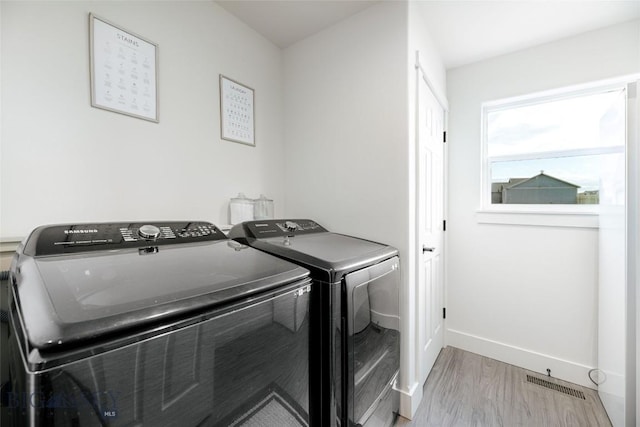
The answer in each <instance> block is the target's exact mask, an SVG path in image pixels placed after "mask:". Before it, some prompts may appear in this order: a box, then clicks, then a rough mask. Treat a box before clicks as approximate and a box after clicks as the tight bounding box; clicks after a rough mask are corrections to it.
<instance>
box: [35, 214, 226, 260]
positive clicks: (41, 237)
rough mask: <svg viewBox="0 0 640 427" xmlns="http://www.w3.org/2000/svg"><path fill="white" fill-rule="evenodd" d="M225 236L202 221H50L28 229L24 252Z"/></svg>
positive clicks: (84, 249) (110, 247)
mask: <svg viewBox="0 0 640 427" xmlns="http://www.w3.org/2000/svg"><path fill="white" fill-rule="evenodd" d="M226 239H227V237H226V236H225V235H224V233H223V232H222V231H220V230H219V229H218V228H217V227H216V226H215V225H213V224H211V223H209V222H203V221H171V222H140V223H123V222H120V223H97V224H66V225H50V226H44V227H39V228H37V229H35V230H34V231H33V233H31V235H30V236H29V238H28V239H27V242H26V243H25V250H24V252H25V254H27V255H32V256H40V255H59V254H68V253H78V252H89V251H98V250H113V249H125V248H136V247H138V248H141V247H148V246H158V245H169V244H177V243H191V242H202V241H212V240H226Z"/></svg>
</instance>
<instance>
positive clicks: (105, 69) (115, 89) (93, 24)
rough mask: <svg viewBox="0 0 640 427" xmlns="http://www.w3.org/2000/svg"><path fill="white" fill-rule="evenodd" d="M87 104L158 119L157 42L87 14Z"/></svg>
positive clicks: (155, 120)
mask: <svg viewBox="0 0 640 427" xmlns="http://www.w3.org/2000/svg"><path fill="white" fill-rule="evenodd" d="M89 46H90V56H91V106H93V107H96V108H102V109H105V110H109V111H113V112H116V113H121V114H126V115H128V116H132V117H137V118H139V119H144V120H149V121H152V122H156V123H158V120H159V119H158V69H157V64H158V45H157V44H155V43H153V42H150V41H149V40H146V39H144V38H142V37H140V36H138V35H136V34H134V33H132V32H131V31H127V30H124V29H122V28H120V27H118V26H116V25H114V24H112V23H111V22H109V21H107V20H106V19H103V18H100V17H98V16H96V15H94V14H93V13H90V14H89Z"/></svg>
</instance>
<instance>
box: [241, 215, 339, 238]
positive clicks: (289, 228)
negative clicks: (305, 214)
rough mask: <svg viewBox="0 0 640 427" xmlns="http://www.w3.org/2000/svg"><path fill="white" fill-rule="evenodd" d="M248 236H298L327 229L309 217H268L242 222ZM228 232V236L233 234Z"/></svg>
mask: <svg viewBox="0 0 640 427" xmlns="http://www.w3.org/2000/svg"><path fill="white" fill-rule="evenodd" d="M242 226H244V229H245V232H246V233H247V235H248V237H253V238H256V239H265V238H269V237H278V236H285V237H286V236H289V237H291V236H298V235H302V234H311V233H326V232H327V230H326V229H325V228H324V227H322V226H321V225H320V224H318V223H317V222H315V221H312V220H310V219H270V220H263V221H248V222H245V223H243V224H242ZM232 234H233V230H232ZM232 234H230V237H232V238H234V236H233V235H232Z"/></svg>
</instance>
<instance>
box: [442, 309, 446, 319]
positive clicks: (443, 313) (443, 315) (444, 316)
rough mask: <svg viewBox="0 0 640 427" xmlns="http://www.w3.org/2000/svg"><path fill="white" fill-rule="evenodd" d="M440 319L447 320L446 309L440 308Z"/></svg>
mask: <svg viewBox="0 0 640 427" xmlns="http://www.w3.org/2000/svg"><path fill="white" fill-rule="evenodd" d="M442 318H443V319H446V318H447V308H446V307H442Z"/></svg>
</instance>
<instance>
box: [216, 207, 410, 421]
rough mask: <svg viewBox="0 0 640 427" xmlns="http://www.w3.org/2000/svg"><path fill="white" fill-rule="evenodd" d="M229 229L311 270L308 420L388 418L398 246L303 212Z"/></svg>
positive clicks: (394, 367) (396, 340)
mask: <svg viewBox="0 0 640 427" xmlns="http://www.w3.org/2000/svg"><path fill="white" fill-rule="evenodd" d="M229 237H231V238H232V239H235V240H236V241H238V242H240V243H242V244H245V245H249V246H251V247H254V248H257V249H260V250H262V251H264V252H267V253H269V254H272V255H275V256H278V257H280V258H282V259H285V260H288V261H292V262H294V263H296V264H298V265H300V266H303V267H305V268H307V269H309V270H310V271H311V276H312V278H313V280H314V287H313V290H312V296H311V363H310V370H311V407H310V413H311V423H312V425H318V426H323V427H325V426H335V425H339V426H372V427H373V426H389V425H392V424H393V422H394V421H395V418H396V415H397V412H398V410H399V395H398V393H397V392H396V391H395V390H394V389H393V386H394V383H395V381H396V379H397V375H398V372H399V367H400V332H399V329H400V328H399V321H400V320H399V302H398V299H399V296H398V292H399V284H400V269H399V257H398V251H397V250H396V249H395V248H393V247H390V246H388V245H384V244H380V243H376V242H372V241H369V240H364V239H360V238H356V237H352V236H347V235H343V234H337V233H331V232H329V231H328V230H326V229H325V228H324V227H322V226H321V225H319V224H318V223H317V222H315V221H312V220H308V219H289V220H284V219H280V220H264V221H249V222H244V223H242V224H238V225H236V226H234V227H233V228H232V229H231V231H230V233H229Z"/></svg>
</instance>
